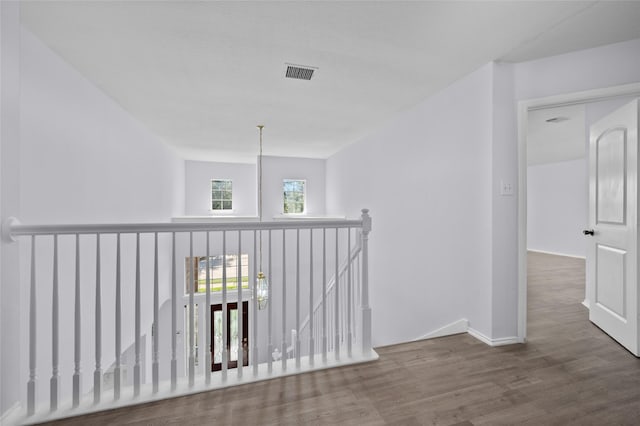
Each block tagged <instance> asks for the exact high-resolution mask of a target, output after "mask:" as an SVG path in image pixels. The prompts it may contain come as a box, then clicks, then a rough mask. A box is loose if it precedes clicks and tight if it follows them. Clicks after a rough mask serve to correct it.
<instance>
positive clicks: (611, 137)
mask: <svg viewBox="0 0 640 426" xmlns="http://www.w3.org/2000/svg"><path fill="white" fill-rule="evenodd" d="M589 154H590V155H589V223H590V225H591V229H590V230H585V234H586V235H589V244H588V251H587V256H588V258H587V265H588V266H587V275H588V278H587V281H588V282H589V283H592V284H591V285H592V289H591V294H592V297H593V301H592V303H591V307H590V310H589V319H590V320H591V321H592V322H593V323H594V324H595V325H597V326H598V327H600V328H601V329H602V330H603V331H605V332H606V333H607V334H609V335H610V336H611V337H613V338H614V339H615V340H617V341H618V342H619V343H620V344H621V345H623V346H624V347H625V348H627V349H628V350H629V351H630V352H632V353H633V354H634V355H635V356H638V355H639V347H638V297H639V292H638V246H637V244H638V214H637V213H638V174H637V172H638V100H637V99H636V100H634V101H633V102H631V103H629V104H627V105H625V106H624V107H622V108H620V109H618V110H616V111H615V112H613V113H611V114H609V115H608V116H606V117H604V118H603V119H601V120H600V121H598V122H597V123H596V124H594V125H592V126H591V132H590V140H589Z"/></svg>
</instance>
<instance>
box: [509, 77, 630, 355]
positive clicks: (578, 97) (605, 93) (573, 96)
mask: <svg viewBox="0 0 640 426" xmlns="http://www.w3.org/2000/svg"><path fill="white" fill-rule="evenodd" d="M623 96H638V97H640V83H631V84H623V85H618V86H611V87H604V88H600V89H592V90H585V91H581V92H572V93H564V94H560V95H553V96H547V97H543V98H534V99H526V100H521V101H518V106H517V108H518V341H519V342H522V343H524V342H525V341H526V339H527V128H528V125H529V123H528V112H529V111H535V110H538V109H544V108H552V107H561V106H569V105H580V104H587V103H591V102H598V101H606V100H609V99H614V98H618V97H623Z"/></svg>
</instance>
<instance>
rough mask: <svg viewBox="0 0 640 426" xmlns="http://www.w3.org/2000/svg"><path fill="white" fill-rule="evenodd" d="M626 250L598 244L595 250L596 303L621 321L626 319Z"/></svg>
mask: <svg viewBox="0 0 640 426" xmlns="http://www.w3.org/2000/svg"><path fill="white" fill-rule="evenodd" d="M626 254H627V252H626V251H625V250H620V249H617V248H614V247H607V246H604V245H601V244H599V245H598V247H597V251H596V264H597V265H598V266H599V267H598V268H597V272H596V273H597V278H596V303H597V304H598V305H600V306H601V307H602V308H604V309H608V310H609V311H611V313H612V314H614V315H617V316H618V317H619V318H618V319H620V320H622V321H626V320H627V309H626V304H625V302H626V300H625V297H626V288H625V286H626V280H625V276H624V270H625V260H626V259H625V256H626Z"/></svg>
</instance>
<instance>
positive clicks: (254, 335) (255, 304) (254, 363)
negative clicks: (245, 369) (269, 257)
mask: <svg viewBox="0 0 640 426" xmlns="http://www.w3.org/2000/svg"><path fill="white" fill-rule="evenodd" d="M260 240H261V242H262V231H260ZM257 246H258V245H257V242H256V231H255V230H254V231H253V268H252V270H253V298H252V301H251V306H252V307H251V311H250V312H251V317H252V319H253V321H252V327H251V329H252V332H253V333H252V337H251V340H252V341H253V348H252V350H251V352H252V355H251V365H252V367H253V377H256V376H257V375H258V268H257V267H256V265H257V264H258V260H257V259H258V257H257V256H258V253H257ZM260 256H262V247H260ZM260 263H262V259H260ZM260 272H262V271H260Z"/></svg>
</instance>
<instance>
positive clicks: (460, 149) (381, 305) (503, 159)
mask: <svg viewBox="0 0 640 426" xmlns="http://www.w3.org/2000/svg"><path fill="white" fill-rule="evenodd" d="M639 53H640V40H633V41H629V42H625V43H618V44H615V45H610V46H605V47H601V48H596V49H589V50H585V51H580V52H574V53H570V54H566V55H559V56H555V57H550V58H544V59H541V60H538V61H531V62H525V63H520V64H515V65H510V64H488V65H487V66H485V67H483V68H482V69H481V70H479V71H476V72H474V73H472V74H470V75H469V76H467V77H465V78H463V79H461V80H460V81H458V82H456V83H455V84H453V85H452V86H450V87H449V88H447V89H445V90H443V91H442V92H441V93H439V94H437V95H435V96H432V97H431V98H429V99H427V100H425V101H424V102H423V103H421V104H420V105H418V106H416V107H415V108H412V109H411V110H409V111H406V112H404V113H401V114H400V115H399V116H398V117H396V118H395V119H394V120H393V121H392V122H391V123H390V124H388V125H387V126H385V127H384V128H383V129H382V130H380V131H378V132H376V133H375V134H372V135H369V136H368V137H366V138H364V139H363V140H361V141H359V142H357V143H355V144H353V145H351V146H349V147H347V148H345V149H344V150H342V151H340V152H339V153H337V154H336V155H334V156H333V157H331V158H330V159H329V160H328V163H327V206H328V212H329V213H330V214H335V213H346V214H348V215H354V214H355V213H356V211H357V210H358V209H359V208H361V207H370V208H371V214H372V216H373V218H374V222H373V223H374V229H373V232H372V235H371V245H372V249H371V251H372V253H371V256H372V263H371V264H372V267H371V268H372V269H371V274H372V280H373V288H372V295H371V297H372V306H373V312H374V314H373V315H374V344H376V345H380V344H387V343H394V342H400V341H406V340H410V339H412V338H415V337H418V336H420V335H423V334H426V333H427V332H430V331H433V330H435V329H437V328H438V327H440V326H442V325H445V324H448V323H449V322H452V321H455V320H457V319H459V318H462V317H467V318H469V320H470V321H471V326H472V327H474V328H476V329H477V330H479V331H481V332H482V333H483V334H486V336H488V337H490V338H493V339H500V338H511V337H513V336H515V335H516V333H517V300H518V269H517V252H518V251H517V250H518V248H517V241H518V233H517V200H518V194H517V191H516V193H515V194H514V196H513V197H504V196H500V195H499V185H500V182H501V181H505V182H509V183H513V184H516V183H517V176H518V161H517V160H518V158H517V120H516V105H517V101H518V100H524V99H531V98H537V97H543V96H550V95H554V94H561V93H568V92H573V91H580V90H588V89H594V88H600V87H607V86H613V85H618V84H625V83H631V82H637V81H639V80H640V77H639V76H640V54H639ZM612 64H613V65H612ZM460 123H464V125H461V124H460ZM394 178H395V179H400V178H404V179H405V181H407V182H409V184H407V185H405V186H402V187H398V186H397V185H393V184H392V183H390V182H392V179H394ZM380 194H384V195H383V196H381V195H380ZM389 197H393V202H389V201H388V200H389ZM406 216H409V217H410V218H415V220H413V221H411V220H408V219H407V217H406ZM406 252H408V253H409V254H408V255H407V254H405V253H406ZM407 256H408V257H407ZM382 259H384V261H389V262H390V263H391V264H395V263H400V262H402V264H403V267H402V268H394V267H389V266H387V265H386V264H385V265H384V266H383V265H382V262H383V261H382ZM407 264H408V265H419V266H415V267H409V268H407V267H406V266H404V265H407ZM461 265H464V268H462V267H461ZM416 271H420V273H421V274H422V275H423V276H424V277H425V279H424V280H420V281H418V282H417V283H416V279H415V278H414V277H415V275H416ZM396 282H399V283H402V284H401V285H400V288H398V286H396V285H394V284H390V283H396ZM414 283H415V284H414ZM389 301H392V304H393V305H394V306H400V307H402V310H403V311H402V312H398V313H394V315H393V316H392V317H391V318H392V319H389V318H390V315H389V313H388V306H389Z"/></svg>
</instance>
